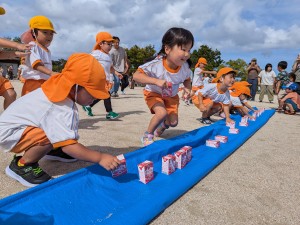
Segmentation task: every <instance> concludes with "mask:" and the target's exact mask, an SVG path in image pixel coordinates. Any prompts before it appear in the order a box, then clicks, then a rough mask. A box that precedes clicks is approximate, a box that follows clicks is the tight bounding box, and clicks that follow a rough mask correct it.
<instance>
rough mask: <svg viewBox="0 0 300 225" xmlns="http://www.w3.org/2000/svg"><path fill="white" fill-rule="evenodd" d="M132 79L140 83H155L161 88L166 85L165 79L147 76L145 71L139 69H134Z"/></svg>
mask: <svg viewBox="0 0 300 225" xmlns="http://www.w3.org/2000/svg"><path fill="white" fill-rule="evenodd" d="M133 79H134V80H135V81H136V82H138V83H141V84H153V85H157V86H158V87H161V88H163V87H164V86H166V83H167V81H166V80H160V79H157V78H154V77H149V76H147V75H146V74H145V73H142V72H140V71H138V70H137V71H136V72H135V73H134V74H133Z"/></svg>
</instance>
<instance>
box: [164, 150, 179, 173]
mask: <svg viewBox="0 0 300 225" xmlns="http://www.w3.org/2000/svg"><path fill="white" fill-rule="evenodd" d="M161 161H162V165H161V172H162V173H164V174H167V175H170V174H171V173H174V172H175V169H176V162H175V156H174V155H171V154H169V155H166V156H163V157H162V160H161Z"/></svg>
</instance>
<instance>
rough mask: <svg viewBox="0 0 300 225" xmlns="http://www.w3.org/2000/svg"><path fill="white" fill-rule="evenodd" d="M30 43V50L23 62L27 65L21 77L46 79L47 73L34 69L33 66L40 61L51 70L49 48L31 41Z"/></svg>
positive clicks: (47, 77)
mask: <svg viewBox="0 0 300 225" xmlns="http://www.w3.org/2000/svg"><path fill="white" fill-rule="evenodd" d="M29 44H30V45H32V47H31V50H30V52H31V53H30V55H29V56H26V60H25V64H26V66H27V67H28V69H27V70H26V71H24V73H23V75H22V76H23V77H24V78H25V79H33V80H48V79H49V77H50V76H49V75H47V74H44V73H41V72H40V71H38V70H34V69H33V67H34V66H35V65H36V64H37V63H38V62H41V63H43V64H44V66H45V67H46V68H47V69H49V70H51V71H52V61H51V52H50V50H49V49H45V48H44V47H42V46H40V45H39V44H38V43H36V42H34V41H31V42H30V43H29Z"/></svg>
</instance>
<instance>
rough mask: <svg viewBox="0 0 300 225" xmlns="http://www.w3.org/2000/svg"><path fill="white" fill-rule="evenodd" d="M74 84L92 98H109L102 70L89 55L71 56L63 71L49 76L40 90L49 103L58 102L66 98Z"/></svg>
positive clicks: (76, 54) (77, 54)
mask: <svg viewBox="0 0 300 225" xmlns="http://www.w3.org/2000/svg"><path fill="white" fill-rule="evenodd" d="M75 84H78V85H80V86H82V87H84V88H85V89H86V90H87V92H88V93H90V94H91V95H92V96H93V97H94V98H97V99H107V98H109V94H108V91H107V89H106V88H105V84H106V76H105V72H104V69H103V67H102V66H101V64H100V63H99V62H98V61H97V60H96V59H95V58H94V57H93V56H91V55H90V54H86V53H75V54H73V55H71V56H70V57H69V59H68V61H67V63H66V65H65V68H64V69H63V71H62V72H61V73H59V74H55V75H53V76H51V77H50V78H49V79H48V80H47V81H46V82H45V83H44V84H42V89H43V91H44V93H45V95H46V96H47V97H48V99H49V100H50V101H51V102H60V101H63V100H64V99H66V98H67V96H68V95H69V93H70V91H71V88H72V87H73V86H74V85H75Z"/></svg>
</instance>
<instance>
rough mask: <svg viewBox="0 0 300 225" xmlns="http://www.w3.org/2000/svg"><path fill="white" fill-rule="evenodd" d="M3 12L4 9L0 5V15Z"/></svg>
mask: <svg viewBox="0 0 300 225" xmlns="http://www.w3.org/2000/svg"><path fill="white" fill-rule="evenodd" d="M3 14H5V9H4V8H3V7H0V15H3Z"/></svg>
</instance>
